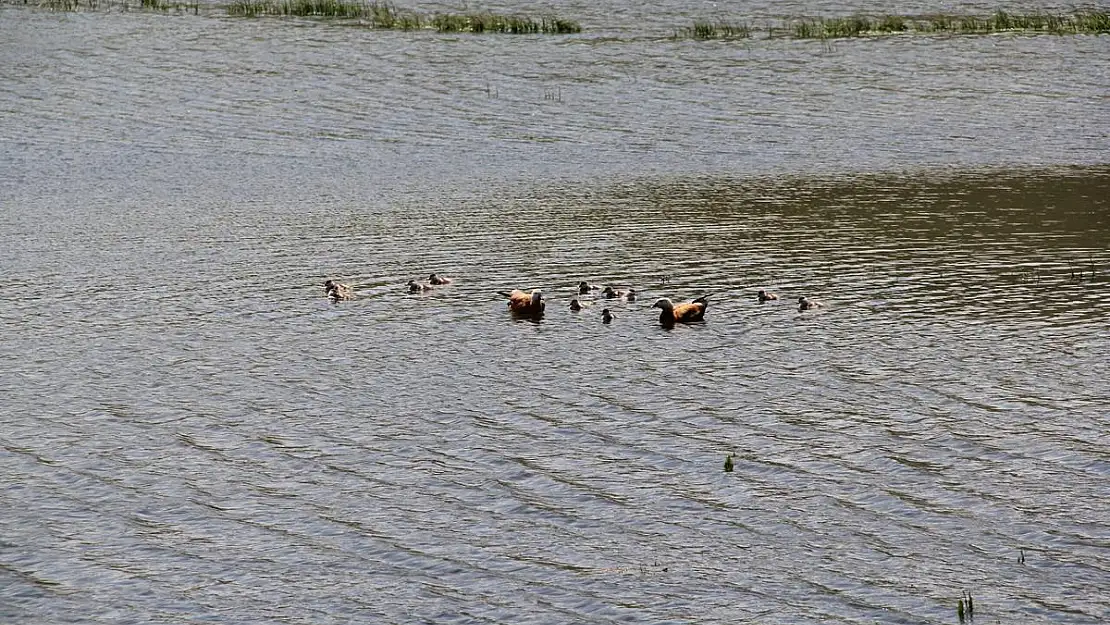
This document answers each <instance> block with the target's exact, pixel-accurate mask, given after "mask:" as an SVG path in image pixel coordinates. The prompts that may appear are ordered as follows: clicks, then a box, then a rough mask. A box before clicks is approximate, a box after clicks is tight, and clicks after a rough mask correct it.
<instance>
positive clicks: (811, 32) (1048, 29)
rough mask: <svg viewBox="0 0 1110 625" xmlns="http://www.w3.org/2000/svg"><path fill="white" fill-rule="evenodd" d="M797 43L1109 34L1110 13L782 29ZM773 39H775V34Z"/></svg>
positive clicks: (837, 22)
mask: <svg viewBox="0 0 1110 625" xmlns="http://www.w3.org/2000/svg"><path fill="white" fill-rule="evenodd" d="M781 31H785V32H786V33H788V34H789V35H791V36H793V37H795V38H798V39H836V38H846V37H866V36H875V35H890V34H896V33H948V34H956V35H986V34H992V33H1002V32H1031V33H1048V34H1055V35H1072V34H1081V33H1092V34H1093V33H1108V32H1110V13H1108V12H1104V11H1103V12H1100V11H1077V12H1075V13H1070V14H1049V13H1007V12H1006V11H996V12H995V13H994V14H993V15H989V16H974V15H962V16H957V15H926V16H901V15H886V16H882V17H877V18H870V17H866V16H862V15H855V16H851V17H843V18H830V19H813V20H806V19H802V20H792V21H790V22H789V23H788V25H787V26H786V27H784V28H782V29H781ZM771 36H774V33H773V32H772V34H771Z"/></svg>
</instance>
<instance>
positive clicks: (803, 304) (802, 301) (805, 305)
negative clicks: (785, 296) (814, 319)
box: [798, 296, 824, 312]
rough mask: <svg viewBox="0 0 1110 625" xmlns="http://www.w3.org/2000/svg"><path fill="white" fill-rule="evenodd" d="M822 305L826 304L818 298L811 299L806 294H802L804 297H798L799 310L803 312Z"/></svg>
mask: <svg viewBox="0 0 1110 625" xmlns="http://www.w3.org/2000/svg"><path fill="white" fill-rule="evenodd" d="M822 306H824V304H822V303H821V302H819V301H817V300H814V299H809V298H808V297H805V296H802V297H799V298H798V312H803V311H806V310H812V309H814V308H821V307H822Z"/></svg>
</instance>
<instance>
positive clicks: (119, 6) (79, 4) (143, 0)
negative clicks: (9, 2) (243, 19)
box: [38, 0, 200, 14]
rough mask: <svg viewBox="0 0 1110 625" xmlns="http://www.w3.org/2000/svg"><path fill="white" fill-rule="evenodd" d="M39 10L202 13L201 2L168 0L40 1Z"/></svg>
mask: <svg viewBox="0 0 1110 625" xmlns="http://www.w3.org/2000/svg"><path fill="white" fill-rule="evenodd" d="M38 6H39V8H41V9H46V10H48V11H70V12H76V11H99V10H102V9H103V10H106V11H110V10H113V9H115V10H119V11H132V10H140V11H161V12H163V13H169V12H170V11H175V12H177V13H195V14H199V13H200V3H199V2H168V1H167V0H134V1H133V2H128V1H126V0H125V1H123V2H114V1H112V0H40V2H39V3H38Z"/></svg>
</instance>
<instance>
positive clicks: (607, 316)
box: [601, 308, 617, 323]
mask: <svg viewBox="0 0 1110 625" xmlns="http://www.w3.org/2000/svg"><path fill="white" fill-rule="evenodd" d="M616 318H617V316H616V315H614V314H613V313H611V312H609V309H608V308H605V309H603V310H602V311H601V323H611V322H612V321H613V320H614V319H616Z"/></svg>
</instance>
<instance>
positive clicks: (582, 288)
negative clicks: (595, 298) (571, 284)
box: [578, 280, 597, 295]
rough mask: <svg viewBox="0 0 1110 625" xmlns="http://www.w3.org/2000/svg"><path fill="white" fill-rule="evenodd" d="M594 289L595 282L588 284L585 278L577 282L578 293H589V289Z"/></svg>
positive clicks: (595, 286) (595, 287)
mask: <svg viewBox="0 0 1110 625" xmlns="http://www.w3.org/2000/svg"><path fill="white" fill-rule="evenodd" d="M596 289H597V285H596V284H590V283H589V282H586V281H585V280H583V281H581V282H579V283H578V294H579V295H589V293H590V291H593V290H596Z"/></svg>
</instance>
